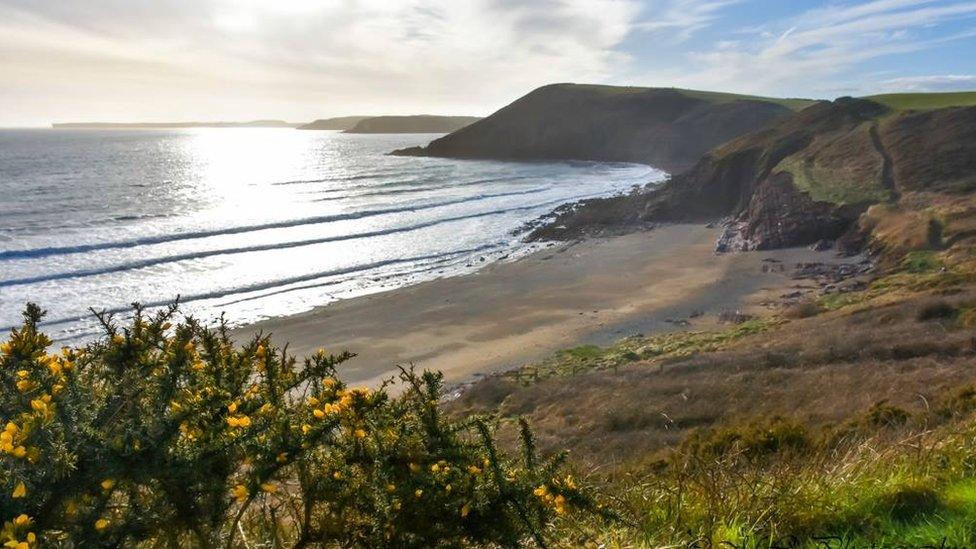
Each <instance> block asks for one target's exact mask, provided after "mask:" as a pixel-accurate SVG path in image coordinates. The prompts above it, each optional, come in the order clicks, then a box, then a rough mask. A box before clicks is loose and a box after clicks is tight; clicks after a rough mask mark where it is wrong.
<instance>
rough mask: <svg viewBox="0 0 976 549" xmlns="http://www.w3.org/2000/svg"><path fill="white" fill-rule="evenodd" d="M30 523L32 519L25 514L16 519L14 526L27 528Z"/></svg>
mask: <svg viewBox="0 0 976 549" xmlns="http://www.w3.org/2000/svg"><path fill="white" fill-rule="evenodd" d="M30 523H31V518H30V517H29V516H27V515H24V514H20V515H18V516H17V518H15V519H14V526H27V525H28V524H30Z"/></svg>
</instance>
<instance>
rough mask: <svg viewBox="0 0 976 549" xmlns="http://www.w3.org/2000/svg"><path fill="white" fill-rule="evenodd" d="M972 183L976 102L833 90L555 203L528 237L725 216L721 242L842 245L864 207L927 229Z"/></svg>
mask: <svg viewBox="0 0 976 549" xmlns="http://www.w3.org/2000/svg"><path fill="white" fill-rule="evenodd" d="M973 189H976V107H948V108H935V109H926V110H895V109H892V108H889V107H887V106H885V105H883V104H881V103H878V102H875V101H872V100H868V99H852V98H842V99H838V100H836V101H833V102H826V101H824V102H819V103H817V104H815V105H813V106H811V107H808V108H806V109H804V110H803V111H801V112H799V113H796V114H795V115H793V116H790V117H787V118H783V119H781V120H779V121H777V122H775V123H773V124H771V125H770V126H768V127H766V128H763V129H761V130H758V131H755V132H752V133H749V134H747V135H744V136H741V137H739V138H737V139H734V140H732V141H730V142H728V143H726V144H724V145H722V146H719V147H717V148H715V149H713V150H712V151H710V152H709V153H708V154H706V155H705V156H704V157H703V158H702V159H701V160H700V161H699V162H697V163H696V164H695V165H694V166H693V167H692V168H691V169H690V170H688V171H687V172H684V173H682V174H679V175H677V176H675V177H673V178H672V179H671V180H670V181H668V182H667V183H665V184H664V185H663V186H661V187H660V188H658V189H652V190H646V191H644V192H641V193H637V194H634V195H630V196H621V197H614V198H609V199H603V200H590V201H586V202H584V203H580V204H576V205H572V206H570V207H565V208H562V209H561V210H559V211H557V212H555V216H554V220H553V222H552V223H550V224H548V225H546V226H544V227H540V228H538V229H536V230H535V231H534V232H533V233H532V235H531V236H530V237H531V238H534V239H549V238H573V237H576V236H579V235H581V234H595V233H603V232H621V231H627V230H633V229H634V228H637V227H643V226H647V225H648V224H652V223H654V222H658V221H688V220H717V219H719V218H723V217H724V218H727V223H726V224H725V233H724V234H723V236H722V238H721V239H720V241H719V243H718V249H719V250H749V249H769V248H778V247H785V246H796V245H806V244H810V243H813V242H816V241H818V240H822V239H828V240H834V239H838V238H841V237H844V238H843V239H842V244H845V245H849V246H852V247H857V246H858V245H860V244H862V243H864V242H867V241H870V240H871V238H872V235H871V234H870V233H871V228H872V227H871V226H868V224H866V218H862V214H865V212H866V211H867V210H868V208H870V207H871V206H873V205H876V206H886V207H887V209H886V210H885V211H890V212H894V211H897V210H899V209H901V210H904V209H906V208H907V209H910V210H912V211H914V212H916V213H917V212H921V211H923V210H924V211H927V212H932V213H931V215H929V214H926V215H925V216H921V217H919V219H920V220H922V221H923V222H922V223H921V225H922V230H924V231H930V230H931V229H930V227H928V226H927V225H928V221H925V220H927V219H930V218H931V219H934V218H936V217H938V216H937V215H936V214H935V213H934V212H935V211H936V210H937V209H938V208H944V207H946V206H945V205H946V202H947V200H951V199H952V197H960V196H968V193H969V192H971V191H972V190H973ZM957 206H958V205H957ZM872 210H873V213H872V215H871V216H870V217H872V218H874V220H873V221H871V222H870V223H871V224H874V225H876V224H877V223H878V221H877V219H876V218H877V216H878V212H879V211H881V210H879V209H878V208H872ZM938 223H941V222H938ZM921 240H923V241H925V240H927V239H926V238H922V239H921ZM928 240H931V239H928ZM935 245H938V243H936V244H935Z"/></svg>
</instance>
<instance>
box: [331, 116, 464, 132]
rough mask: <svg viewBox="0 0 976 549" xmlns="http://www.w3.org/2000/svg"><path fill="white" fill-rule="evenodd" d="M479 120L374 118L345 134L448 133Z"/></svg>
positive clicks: (404, 117) (438, 117) (411, 117)
mask: <svg viewBox="0 0 976 549" xmlns="http://www.w3.org/2000/svg"><path fill="white" fill-rule="evenodd" d="M478 120H481V119H480V118H478V117H475V116H432V115H427V114H421V115H414V116H374V117H372V118H366V119H363V120H360V121H359V122H358V123H357V124H356V125H355V126H353V127H352V128H350V129H348V130H346V133H450V132H453V131H456V130H459V129H461V128H463V127H465V126H467V125H469V124H471V123H474V122H477V121H478Z"/></svg>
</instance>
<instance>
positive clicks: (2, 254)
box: [0, 188, 547, 261]
mask: <svg viewBox="0 0 976 549" xmlns="http://www.w3.org/2000/svg"><path fill="white" fill-rule="evenodd" d="M545 190H547V188H537V189H530V190H527V191H511V192H504V193H493V194H479V195H475V196H469V197H465V198H458V199H453V200H445V201H442V202H435V203H432V204H422V205H409V206H399V207H396V208H382V209H377V210H366V211H362V212H349V213H344V214H332V215H323V216H315V217H306V218H302V219H290V220H286V221H274V222H270V223H260V224H255V225H243V226H238V227H228V228H224V229H215V230H205V231H191V232H185V233H171V234H163V235H156V236H146V237H141V238H133V239H131V240H117V241H114V242H98V243H92V244H77V245H74V246H51V247H45V248H29V249H24V250H5V251H0V261H10V260H13V259H34V258H41V257H49V256H53V255H68V254H79V253H86V252H93V251H98V250H110V249H120V248H136V247H139V246H149V245H154V244H164V243H167V242H176V241H180V240H194V239H199V238H210V237H214V236H222V235H230V234H241V233H249V232H255V231H263V230H267V229H284V228H289V227H299V226H302V225H318V224H322V223H333V222H336V221H347V220H352V219H363V218H366V217H374V216H378V215H387V214H393V213H403V212H414V211H422V210H431V209H435V208H441V207H444V206H453V205H455V204H464V203H467V202H477V201H480V200H486V199H489V198H501V197H505V196H519V195H527V194H534V193H540V192H543V191H545Z"/></svg>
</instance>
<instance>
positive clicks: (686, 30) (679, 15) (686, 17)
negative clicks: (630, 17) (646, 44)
mask: <svg viewBox="0 0 976 549" xmlns="http://www.w3.org/2000/svg"><path fill="white" fill-rule="evenodd" d="M743 1H744V0H669V1H666V2H657V3H655V4H652V5H651V6H650V7H649V8H648V10H647V11H648V18H647V19H646V20H643V21H640V22H639V23H637V24H636V25H635V26H634V29H635V30H639V31H645V32H649V33H654V32H659V31H672V32H674V33H675V35H676V38H677V39H678V40H679V41H685V40H688V39H689V38H691V37H692V36H693V35H694V34H695V33H696V32H698V31H700V30H702V29H704V28H706V27H708V26H709V25H711V24H712V23H713V22H714V21H715V20H716V19H718V18H719V16H720V13H719V12H721V10H723V9H725V8H727V7H729V6H733V5H735V4H740V3H742V2H743Z"/></svg>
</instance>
